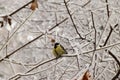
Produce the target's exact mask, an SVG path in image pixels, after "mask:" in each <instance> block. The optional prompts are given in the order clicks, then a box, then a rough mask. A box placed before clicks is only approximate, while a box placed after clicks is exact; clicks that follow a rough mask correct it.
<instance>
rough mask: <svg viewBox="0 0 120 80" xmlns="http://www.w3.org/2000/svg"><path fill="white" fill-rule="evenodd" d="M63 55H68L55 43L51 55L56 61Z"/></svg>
mask: <svg viewBox="0 0 120 80" xmlns="http://www.w3.org/2000/svg"><path fill="white" fill-rule="evenodd" d="M63 54H68V53H67V51H66V50H65V49H64V47H63V46H62V45H61V44H60V43H55V44H54V48H53V55H54V56H55V57H56V59H57V58H60V57H61V56H62V55H63Z"/></svg>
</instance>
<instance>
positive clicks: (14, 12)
mask: <svg viewBox="0 0 120 80" xmlns="http://www.w3.org/2000/svg"><path fill="white" fill-rule="evenodd" d="M32 2H33V0H31V1H30V2H28V3H27V4H25V5H23V6H22V7H20V8H19V9H17V10H15V11H14V12H12V13H11V14H9V16H12V15H14V14H15V13H17V12H18V11H20V10H21V9H23V8H25V7H26V6H27V5H29V4H30V3H32Z"/></svg>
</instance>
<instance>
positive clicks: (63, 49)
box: [60, 44, 68, 54]
mask: <svg viewBox="0 0 120 80" xmlns="http://www.w3.org/2000/svg"><path fill="white" fill-rule="evenodd" d="M60 46H61V48H62V49H63V50H64V51H65V54H68V53H67V51H66V50H65V48H64V47H63V46H62V45H61V44H60Z"/></svg>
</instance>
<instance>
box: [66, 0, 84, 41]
mask: <svg viewBox="0 0 120 80" xmlns="http://www.w3.org/2000/svg"><path fill="white" fill-rule="evenodd" d="M64 4H65V7H66V9H67V12H68V14H69V16H70V19H71V21H72V23H73V26H74V28H75V30H76V33H77V34H78V35H79V37H80V39H84V38H83V37H82V36H81V35H80V33H79V31H78V29H77V26H76V25H75V22H74V20H73V18H72V15H71V13H70V10H69V8H68V6H67V2H66V1H65V0H64Z"/></svg>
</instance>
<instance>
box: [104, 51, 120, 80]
mask: <svg viewBox="0 0 120 80" xmlns="http://www.w3.org/2000/svg"><path fill="white" fill-rule="evenodd" d="M106 51H108V53H109V54H110V56H112V58H113V59H114V60H115V61H116V62H117V64H118V65H119V68H118V72H117V73H116V75H115V76H114V77H113V78H112V80H116V79H117V78H118V77H119V75H120V61H119V60H118V59H117V57H116V56H115V55H114V54H113V53H112V52H111V51H110V50H107V49H106Z"/></svg>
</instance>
